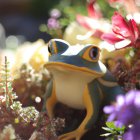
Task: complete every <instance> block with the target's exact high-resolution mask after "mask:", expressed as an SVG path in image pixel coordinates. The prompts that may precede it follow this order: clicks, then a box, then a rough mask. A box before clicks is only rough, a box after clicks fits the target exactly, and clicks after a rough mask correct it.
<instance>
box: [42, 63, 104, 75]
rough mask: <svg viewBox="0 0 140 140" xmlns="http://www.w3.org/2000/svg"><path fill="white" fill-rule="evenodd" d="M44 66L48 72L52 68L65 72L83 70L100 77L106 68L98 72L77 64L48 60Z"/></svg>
mask: <svg viewBox="0 0 140 140" xmlns="http://www.w3.org/2000/svg"><path fill="white" fill-rule="evenodd" d="M45 68H46V69H47V70H48V71H50V72H51V71H52V70H54V69H55V70H59V71H63V72H67V71H73V72H83V73H86V74H89V75H92V76H93V75H94V77H102V76H103V75H104V74H105V72H106V69H104V70H103V71H102V72H98V71H95V70H91V69H88V68H86V67H78V66H75V65H71V64H66V63H63V62H49V63H47V64H46V65H45Z"/></svg>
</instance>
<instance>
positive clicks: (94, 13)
mask: <svg viewBox="0 0 140 140" xmlns="http://www.w3.org/2000/svg"><path fill="white" fill-rule="evenodd" d="M94 4H95V0H93V1H91V2H90V3H89V4H88V5H87V10H88V16H89V17H91V18H94V19H98V18H100V17H101V15H102V14H101V12H99V11H97V10H96V9H95V7H94Z"/></svg>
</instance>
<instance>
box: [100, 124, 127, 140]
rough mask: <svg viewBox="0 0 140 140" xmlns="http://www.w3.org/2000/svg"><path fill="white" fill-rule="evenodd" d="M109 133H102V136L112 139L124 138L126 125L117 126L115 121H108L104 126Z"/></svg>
mask: <svg viewBox="0 0 140 140" xmlns="http://www.w3.org/2000/svg"><path fill="white" fill-rule="evenodd" d="M102 129H104V130H105V131H107V133H105V134H102V135H101V136H104V137H108V138H109V139H110V140H115V139H116V138H119V140H121V139H122V135H123V134H124V132H125V126H122V127H117V126H116V125H115V124H114V122H106V127H102Z"/></svg>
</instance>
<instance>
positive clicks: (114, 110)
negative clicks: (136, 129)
mask: <svg viewBox="0 0 140 140" xmlns="http://www.w3.org/2000/svg"><path fill="white" fill-rule="evenodd" d="M104 112H105V113H107V114H110V115H109V117H108V121H115V123H116V125H117V126H122V125H125V126H128V125H130V124H133V125H135V124H136V123H137V122H138V121H140V91H136V90H131V91H129V92H128V93H127V94H126V95H119V96H118V97H117V99H116V103H115V104H113V105H111V106H106V107H104Z"/></svg>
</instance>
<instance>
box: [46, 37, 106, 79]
mask: <svg viewBox="0 0 140 140" xmlns="http://www.w3.org/2000/svg"><path fill="white" fill-rule="evenodd" d="M48 50H49V52H50V56H49V62H48V63H47V64H46V65H45V67H46V68H47V69H48V70H49V71H50V72H52V71H54V70H55V71H56V70H57V71H63V72H67V71H71V72H78V73H84V74H88V75H90V76H91V75H92V76H93V77H95V78H98V77H102V76H103V75H104V74H105V73H106V71H107V69H106V67H105V66H104V64H103V63H101V62H100V61H99V56H100V49H99V48H98V47H97V46H95V45H92V44H88V45H85V46H82V45H79V46H76V45H75V46H70V45H69V44H68V43H67V42H66V41H64V40H61V39H52V40H51V41H49V43H48Z"/></svg>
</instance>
